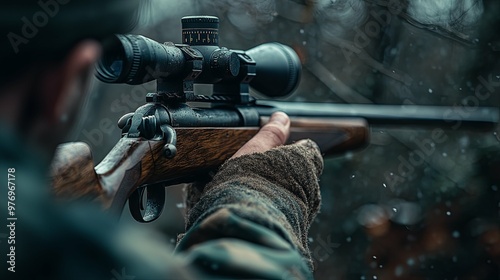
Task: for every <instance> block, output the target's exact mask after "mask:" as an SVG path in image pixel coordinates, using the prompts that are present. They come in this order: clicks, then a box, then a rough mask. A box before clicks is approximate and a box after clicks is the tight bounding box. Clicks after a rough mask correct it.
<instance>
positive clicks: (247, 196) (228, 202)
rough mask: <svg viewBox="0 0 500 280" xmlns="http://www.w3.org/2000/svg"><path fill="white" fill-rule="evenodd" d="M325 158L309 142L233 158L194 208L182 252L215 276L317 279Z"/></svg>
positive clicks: (187, 224) (221, 169)
mask: <svg viewBox="0 0 500 280" xmlns="http://www.w3.org/2000/svg"><path fill="white" fill-rule="evenodd" d="M322 169H323V159H322V157H321V154H320V152H319V150H318V148H317V146H316V144H315V143H314V142H312V141H310V140H308V141H307V142H305V143H302V144H293V145H288V146H281V147H278V148H274V149H272V150H270V151H267V152H265V153H255V154H251V155H245V156H241V157H238V158H235V159H231V160H229V161H227V162H226V163H225V164H224V165H223V166H222V167H221V168H220V170H219V171H218V173H217V174H216V175H215V176H214V178H213V180H212V181H211V182H210V183H209V184H208V185H207V186H206V187H205V188H204V189H203V190H202V192H201V195H200V197H199V200H198V201H197V203H195V204H194V205H193V207H192V208H191V209H189V211H188V214H187V221H186V234H185V235H184V236H183V237H181V239H180V241H179V243H178V246H177V249H176V250H177V251H178V252H183V254H184V255H185V257H186V259H187V261H188V262H189V263H192V264H194V265H195V266H197V267H199V268H200V269H201V270H203V271H204V272H205V273H208V274H212V275H220V276H228V277H243V278H273V279H276V278H277V279H290V278H291V277H293V279H296V278H299V279H304V278H305V279H307V278H312V269H313V266H312V260H311V257H310V252H309V249H308V245H307V239H308V236H307V235H308V230H309V227H310V225H311V222H312V220H313V219H314V217H315V216H316V214H317V213H318V211H319V206H320V191H319V185H318V177H319V175H320V174H321V172H322Z"/></svg>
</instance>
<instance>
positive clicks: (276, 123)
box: [231, 112, 290, 159]
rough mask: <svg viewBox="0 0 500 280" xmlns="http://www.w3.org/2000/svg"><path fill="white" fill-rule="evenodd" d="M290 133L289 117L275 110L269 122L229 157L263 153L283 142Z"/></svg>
mask: <svg viewBox="0 0 500 280" xmlns="http://www.w3.org/2000/svg"><path fill="white" fill-rule="evenodd" d="M289 135H290V118H288V116H287V115H286V114H285V113H282V112H276V113H274V114H273V115H272V116H271V119H270V120H269V123H267V124H266V125H264V126H263V127H262V128H261V129H260V131H259V132H258V133H257V134H256V135H255V136H254V137H253V138H252V139H250V141H248V142H247V143H246V144H245V145H243V147H241V148H240V149H239V150H238V151H237V152H236V153H235V154H234V155H233V156H232V157H231V158H232V159H233V158H237V157H240V156H242V155H248V154H253V153H263V152H266V151H268V150H270V149H272V148H275V147H278V146H281V145H283V144H285V142H286V140H287V139H288V136H289Z"/></svg>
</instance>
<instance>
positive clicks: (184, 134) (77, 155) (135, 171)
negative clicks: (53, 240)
mask: <svg viewBox="0 0 500 280" xmlns="http://www.w3.org/2000/svg"><path fill="white" fill-rule="evenodd" d="M268 121H269V118H268V117H261V120H260V122H261V125H264V124H266V123H267V122H268ZM258 130H259V128H258V127H235V128H213V127H194V128H193V127H189V128H180V127H179V128H175V131H176V133H177V155H176V156H175V157H174V158H172V159H169V158H167V157H165V156H164V154H163V146H164V144H165V143H164V142H163V141H150V140H145V139H142V138H126V137H124V138H121V139H120V140H119V141H118V143H117V144H116V145H115V146H114V148H113V149H112V150H111V152H110V153H109V154H108V155H107V156H106V157H105V158H104V160H102V162H101V163H99V164H98V165H97V166H96V167H95V168H94V164H93V160H92V156H91V151H90V148H89V147H88V146H87V145H86V144H84V143H80V142H77V143H68V144H63V145H61V146H59V148H58V150H57V152H56V155H55V158H54V161H53V165H52V182H53V187H54V192H55V194H56V196H58V197H63V198H69V199H78V198H87V199H94V200H98V201H99V202H100V203H102V205H103V208H104V209H110V211H113V212H116V213H117V214H119V213H121V211H122V209H123V206H124V205H125V203H126V201H127V199H128V197H129V196H130V195H131V194H132V192H133V191H134V190H136V189H137V188H139V187H141V186H143V185H147V184H154V183H157V182H163V181H166V182H167V183H168V182H189V181H194V180H196V175H199V174H201V173H203V172H207V171H209V170H213V169H216V168H217V167H219V166H220V165H222V164H223V163H224V161H226V160H227V159H228V158H230V157H231V156H232V155H233V154H234V153H235V152H236V151H237V150H238V149H239V148H240V147H241V146H243V145H244V144H245V143H246V142H247V141H248V140H250V139H251V138H252V137H253V136H254V135H255V134H256V133H257V132H258ZM304 138H309V139H312V140H314V141H315V142H316V143H317V144H318V146H319V147H320V149H321V151H322V152H323V153H324V154H325V155H331V154H335V153H340V152H343V151H346V150H351V149H355V148H359V147H361V146H364V145H365V144H366V143H367V142H368V138H369V129H368V126H367V123H366V121H365V120H363V119H332V118H324V119H322V118H305V117H300V118H293V117H292V118H291V133H290V139H289V143H291V142H293V141H296V140H299V139H304Z"/></svg>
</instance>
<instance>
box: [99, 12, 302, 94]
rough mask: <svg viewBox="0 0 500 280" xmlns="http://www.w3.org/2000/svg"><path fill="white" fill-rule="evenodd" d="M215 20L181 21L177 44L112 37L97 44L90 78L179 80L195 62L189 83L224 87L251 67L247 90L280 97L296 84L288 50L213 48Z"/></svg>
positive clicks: (293, 57)
mask: <svg viewBox="0 0 500 280" xmlns="http://www.w3.org/2000/svg"><path fill="white" fill-rule="evenodd" d="M218 27H219V19H218V18H217V17H212V16H194V17H184V18H182V44H173V43H170V42H167V43H163V44H162V43H158V42H156V41H154V40H152V39H149V38H146V37H144V36H140V35H115V36H113V37H111V38H109V39H108V40H106V41H105V42H104V43H103V45H104V47H103V49H104V50H103V56H102V58H101V60H100V61H99V62H98V65H97V73H96V76H97V78H98V79H99V80H101V81H103V82H106V83H127V84H131V85H137V84H142V83H146V82H149V81H152V80H155V79H172V80H173V79H180V80H182V79H185V78H186V75H188V74H189V73H190V71H191V70H192V67H193V64H192V59H193V57H196V56H198V57H201V58H202V62H201V65H202V67H201V73H200V74H199V75H198V76H196V78H194V83H205V84H224V83H230V82H233V81H234V80H236V79H238V77H239V75H240V72H241V69H242V67H243V66H244V65H248V64H249V63H250V64H252V65H255V76H254V77H253V78H252V77H250V78H251V80H250V83H249V85H250V86H251V87H252V88H254V89H255V90H257V91H259V92H260V93H262V94H264V95H267V96H270V97H277V96H284V95H287V94H289V93H291V92H292V91H293V90H295V88H296V87H297V85H298V83H299V81H300V74H301V63H300V60H299V58H298V56H297V54H296V53H295V51H293V49H292V48H290V47H288V46H286V45H283V44H280V43H266V44H262V45H259V46H256V47H254V48H252V49H249V50H247V51H239V50H230V49H227V48H224V47H219V46H218V42H219V34H218Z"/></svg>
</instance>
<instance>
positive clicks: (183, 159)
mask: <svg viewBox="0 0 500 280" xmlns="http://www.w3.org/2000/svg"><path fill="white" fill-rule="evenodd" d="M182 42H183V44H173V43H171V42H167V43H163V44H160V43H158V42H155V41H153V40H151V39H149V38H145V37H143V36H138V35H116V36H114V37H112V38H110V39H109V40H108V41H106V42H105V45H104V54H103V58H102V59H101V60H100V62H99V64H98V66H97V73H96V76H97V78H98V79H100V80H101V81H103V82H107V83H127V84H141V83H144V82H148V81H152V80H156V83H157V92H154V93H148V94H147V95H146V104H145V105H143V106H141V107H139V108H138V109H137V110H136V111H135V112H134V113H129V114H126V115H124V116H123V117H122V118H120V120H119V121H118V126H119V127H120V129H122V138H121V139H120V140H119V141H118V143H117V144H116V145H115V146H114V148H113V149H112V150H111V151H110V153H109V154H108V155H107V156H106V157H105V158H104V160H103V161H102V162H101V163H99V164H98V165H97V166H95V167H94V163H93V160H92V156H91V151H90V148H89V147H88V146H87V145H86V144H84V143H69V144H64V145H61V146H60V147H59V148H58V151H57V153H56V156H55V158H54V162H53V166H52V180H53V186H54V191H55V194H56V195H57V196H60V197H70V198H83V197H85V198H90V199H94V200H98V201H99V202H100V203H101V204H102V205H103V207H104V208H105V209H109V211H112V212H115V213H117V214H119V213H121V212H122V209H123V207H124V205H125V203H126V201H127V200H129V208H130V211H131V214H132V216H133V217H134V218H135V219H136V220H137V221H139V222H151V221H154V220H155V219H157V218H158V217H159V216H160V215H161V212H162V209H163V205H164V202H165V201H164V199H165V186H169V185H174V184H177V183H182V182H192V181H194V180H195V179H196V178H197V177H198V176H202V175H203V174H206V173H207V172H209V171H211V170H214V169H216V168H217V167H219V166H220V165H221V164H222V163H224V161H226V160H227V159H228V158H229V157H231V156H232V155H233V154H234V153H235V152H236V151H237V150H238V149H239V148H240V147H241V146H243V145H244V144H245V143H246V142H247V141H248V140H250V139H251V138H252V137H253V136H254V135H255V134H256V133H257V132H258V130H259V127H261V126H263V125H264V124H266V123H267V122H268V120H269V117H270V115H271V114H272V113H274V112H276V111H282V112H285V113H287V114H288V115H289V116H290V118H291V133H290V139H289V142H293V141H296V140H299V139H303V138H310V139H312V140H314V141H315V142H316V143H317V144H318V146H319V147H320V149H321V151H322V153H323V155H325V156H329V155H335V154H339V153H342V152H345V151H348V150H353V149H357V148H361V147H363V146H365V145H367V144H368V142H369V134H370V128H369V125H424V126H428V125H433V126H439V127H451V128H455V127H457V124H459V125H458V126H460V127H461V128H462V127H464V128H474V129H483V130H486V129H491V128H493V127H494V125H495V124H497V123H498V121H499V111H498V109H496V108H481V110H476V111H474V112H469V113H468V114H467V115H465V116H464V115H451V116H450V114H446V112H449V111H450V110H452V108H449V107H437V106H416V105H412V106H391V105H365V104H363V105H355V104H318V103H292V102H284V101H274V100H256V99H254V98H253V97H252V96H251V95H250V92H249V88H250V87H252V88H254V89H256V90H257V91H259V92H261V93H262V94H264V95H267V96H270V97H277V96H284V95H287V94H289V93H290V92H292V91H293V90H294V89H295V88H296V87H297V85H298V82H299V80H300V73H301V64H300V61H299V58H298V56H297V54H296V53H295V52H294V51H293V50H292V49H291V48H290V47H288V46H285V45H282V44H278V43H267V44H263V45H260V46H257V47H255V48H253V49H250V50H247V51H241V50H230V49H227V48H224V47H219V46H218V19H217V18H216V17H209V16H201V17H184V18H182ZM197 84H211V85H213V93H212V95H211V96H204V95H198V94H196V91H195V85H197Z"/></svg>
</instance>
